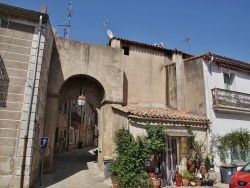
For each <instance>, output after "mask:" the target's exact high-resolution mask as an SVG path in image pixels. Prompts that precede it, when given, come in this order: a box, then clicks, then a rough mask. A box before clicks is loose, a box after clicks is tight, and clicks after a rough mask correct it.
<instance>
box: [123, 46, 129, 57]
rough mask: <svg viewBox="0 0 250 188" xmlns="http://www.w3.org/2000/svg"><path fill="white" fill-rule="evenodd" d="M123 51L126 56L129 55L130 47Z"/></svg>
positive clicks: (124, 48)
mask: <svg viewBox="0 0 250 188" xmlns="http://www.w3.org/2000/svg"><path fill="white" fill-rule="evenodd" d="M122 49H123V50H124V55H129V47H128V46H123V48H122Z"/></svg>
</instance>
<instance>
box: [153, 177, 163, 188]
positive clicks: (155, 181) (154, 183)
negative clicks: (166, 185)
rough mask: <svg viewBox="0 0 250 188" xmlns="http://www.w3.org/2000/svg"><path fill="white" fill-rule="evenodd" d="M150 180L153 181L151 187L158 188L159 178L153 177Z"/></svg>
mask: <svg viewBox="0 0 250 188" xmlns="http://www.w3.org/2000/svg"><path fill="white" fill-rule="evenodd" d="M151 180H152V182H153V188H159V187H160V185H161V179H155V178H151Z"/></svg>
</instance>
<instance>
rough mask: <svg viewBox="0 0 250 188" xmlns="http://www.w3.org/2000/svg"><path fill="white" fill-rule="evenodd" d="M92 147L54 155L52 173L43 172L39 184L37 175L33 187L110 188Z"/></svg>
mask: <svg viewBox="0 0 250 188" xmlns="http://www.w3.org/2000/svg"><path fill="white" fill-rule="evenodd" d="M92 149H93V148H90V147H87V148H84V149H75V150H72V151H69V152H64V153H62V154H57V155H55V158H54V164H53V171H52V173H50V174H43V176H42V185H41V186H40V177H39V178H38V179H37V182H36V183H35V185H34V186H33V188H44V187H51V188H110V187H111V184H110V181H108V180H105V178H104V173H103V172H102V171H101V170H100V169H99V167H98V165H97V163H96V155H93V152H92Z"/></svg>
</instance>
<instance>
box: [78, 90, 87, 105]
mask: <svg viewBox="0 0 250 188" xmlns="http://www.w3.org/2000/svg"><path fill="white" fill-rule="evenodd" d="M83 90H84V87H82V90H81V95H80V96H79V97H78V105H79V106H81V107H82V106H84V104H85V102H86V97H85V96H84V95H83Z"/></svg>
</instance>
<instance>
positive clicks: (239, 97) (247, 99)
mask: <svg viewBox="0 0 250 188" xmlns="http://www.w3.org/2000/svg"><path fill="white" fill-rule="evenodd" d="M212 96H213V109H214V110H221V111H232V112H240V113H243V112H246V113H250V95H249V94H246V93H240V92H236V91H230V90H225V89H218V88H214V89H212Z"/></svg>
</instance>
